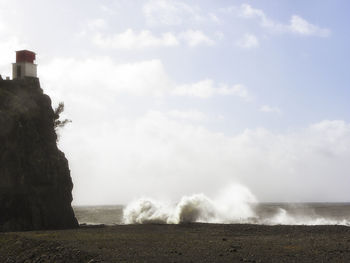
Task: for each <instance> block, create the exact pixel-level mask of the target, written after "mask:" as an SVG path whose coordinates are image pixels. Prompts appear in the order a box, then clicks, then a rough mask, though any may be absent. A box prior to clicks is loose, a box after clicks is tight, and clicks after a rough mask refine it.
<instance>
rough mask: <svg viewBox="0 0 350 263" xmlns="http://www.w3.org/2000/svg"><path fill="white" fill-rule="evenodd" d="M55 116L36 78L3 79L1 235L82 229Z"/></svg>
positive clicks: (0, 98)
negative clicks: (41, 230) (29, 231)
mask: <svg viewBox="0 0 350 263" xmlns="http://www.w3.org/2000/svg"><path fill="white" fill-rule="evenodd" d="M54 115H55V114H54V111H53V109H52V107H51V100H50V98H49V96H47V95H45V94H44V93H43V90H42V89H41V88H40V83H39V80H38V79H37V78H25V79H19V80H1V79H0V231H23V230H37V229H62V228H73V227H77V226H78V223H77V220H76V218H75V216H74V212H73V210H72V207H71V202H72V188H73V183H72V180H71V177H70V171H69V167H68V161H67V159H66V158H65V156H64V154H63V152H61V151H60V150H59V149H58V148H57V144H56V139H57V136H56V132H55V129H54Z"/></svg>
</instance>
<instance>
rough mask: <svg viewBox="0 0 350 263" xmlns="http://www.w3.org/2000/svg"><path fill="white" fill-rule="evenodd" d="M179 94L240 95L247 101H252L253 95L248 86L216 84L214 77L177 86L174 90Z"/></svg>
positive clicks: (205, 95) (208, 96)
mask: <svg viewBox="0 0 350 263" xmlns="http://www.w3.org/2000/svg"><path fill="white" fill-rule="evenodd" d="M173 94H174V95H177V96H192V97H199V98H210V97H212V96H214V95H223V96H230V95H232V96H238V97H241V98H243V99H244V100H246V101H251V100H252V99H253V97H252V96H251V95H250V94H249V92H248V90H247V88H246V87H245V86H243V85H241V84H236V85H233V86H228V85H227V84H221V85H216V84H215V82H214V81H213V80H212V79H204V80H201V81H199V82H195V83H192V84H184V85H179V86H177V87H176V88H175V89H174V91H173Z"/></svg>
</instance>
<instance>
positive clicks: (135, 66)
mask: <svg viewBox="0 0 350 263" xmlns="http://www.w3.org/2000/svg"><path fill="white" fill-rule="evenodd" d="M40 76H41V79H42V81H43V82H44V83H45V85H46V86H47V87H48V88H51V89H52V92H55V93H56V92H57V91H61V92H63V93H66V94H72V96H74V97H79V96H80V94H82V93H84V94H86V93H88V94H90V95H91V96H96V95H98V94H105V96H107V94H114V95H117V94H121V93H124V94H131V95H137V96H141V95H149V96H161V95H163V94H164V93H166V92H167V90H168V89H171V87H172V86H173V84H172V83H171V80H170V78H169V76H168V75H167V73H166V72H165V69H164V67H163V64H162V62H161V61H160V60H147V61H140V62H136V63H124V64H117V63H115V62H114V61H113V60H112V59H110V58H108V57H97V58H92V59H84V60H78V59H74V58H60V59H55V60H53V61H52V62H50V63H49V64H47V65H41V67H40ZM57 86H59V87H57ZM53 87H56V88H53Z"/></svg>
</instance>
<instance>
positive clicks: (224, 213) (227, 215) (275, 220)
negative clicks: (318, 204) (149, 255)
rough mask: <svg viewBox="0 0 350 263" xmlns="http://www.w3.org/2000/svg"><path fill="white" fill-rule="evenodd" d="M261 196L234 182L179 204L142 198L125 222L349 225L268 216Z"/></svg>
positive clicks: (284, 213)
mask: <svg viewBox="0 0 350 263" xmlns="http://www.w3.org/2000/svg"><path fill="white" fill-rule="evenodd" d="M257 205H258V203H257V199H256V198H255V196H254V195H253V194H252V193H251V192H250V191H249V189H248V188H246V187H244V186H241V185H232V186H230V187H229V188H227V189H225V190H224V191H222V192H221V193H220V194H219V195H218V196H217V197H216V198H213V199H211V198H209V197H207V196H205V195H204V194H194V195H191V196H184V197H182V198H181V200H180V201H179V202H178V203H177V204H171V203H166V202H160V201H157V200H154V199H150V198H141V199H139V200H136V201H134V202H132V203H131V204H129V205H128V206H127V207H126V208H125V209H124V211H123V222H124V223H125V224H147V223H162V224H179V223H189V222H202V223H224V224H227V223H250V224H265V225H277V224H283V225H346V226H350V220H348V219H341V220H337V219H329V218H325V217H320V216H310V215H302V214H299V215H298V214H297V215H295V214H293V215H292V214H290V213H288V211H287V210H286V209H283V208H278V209H277V211H276V212H275V213H273V214H271V215H268V216H266V215H265V216H261V215H259V214H258V213H257V212H256V207H257Z"/></svg>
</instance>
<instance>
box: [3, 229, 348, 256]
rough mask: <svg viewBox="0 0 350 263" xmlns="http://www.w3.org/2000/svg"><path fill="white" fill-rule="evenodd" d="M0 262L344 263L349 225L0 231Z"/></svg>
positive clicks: (346, 254)
mask: <svg viewBox="0 0 350 263" xmlns="http://www.w3.org/2000/svg"><path fill="white" fill-rule="evenodd" d="M0 262H8V263H10V262H25V263H29V262H70V263H74V262H90V263H93V262H350V227H345V226H261V225H216V224H183V225H118V226H106V227H104V226H101V227H81V228H80V229H76V230H62V231H36V232H20V233H19V232H17V233H0Z"/></svg>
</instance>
